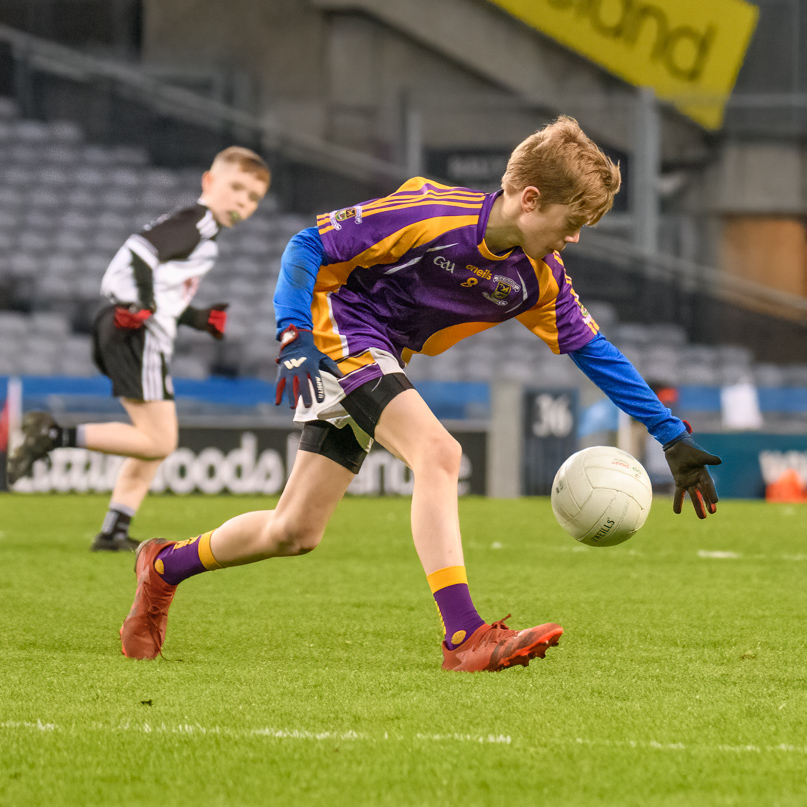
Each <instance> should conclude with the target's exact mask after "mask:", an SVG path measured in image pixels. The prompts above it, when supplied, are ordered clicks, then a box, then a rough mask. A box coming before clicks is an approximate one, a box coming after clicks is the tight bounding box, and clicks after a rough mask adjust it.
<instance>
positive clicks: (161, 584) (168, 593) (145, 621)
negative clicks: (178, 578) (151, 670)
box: [120, 538, 177, 659]
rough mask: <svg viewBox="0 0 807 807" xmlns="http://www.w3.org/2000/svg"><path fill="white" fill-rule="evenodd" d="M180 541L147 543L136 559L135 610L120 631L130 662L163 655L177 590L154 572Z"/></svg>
mask: <svg viewBox="0 0 807 807" xmlns="http://www.w3.org/2000/svg"><path fill="white" fill-rule="evenodd" d="M175 543H176V541H166V540H163V539H162V538H152V539H151V540H150V541H143V543H142V544H140V546H139V547H138V548H137V554H136V555H135V574H136V575H137V591H135V597H134V602H133V603H132V610H131V611H129V616H127V617H126V619H124V620H123V625H122V626H121V629H120V640H121V649H122V650H123V655H124V656H126V657H127V658H137V659H144V658H156V657H157V656H158V655H162V646H163V642H164V641H165V628H166V625H167V624H168V608H169V606H170V605H171V600H173V599H174V594H175V593H176V590H177V587H176V586H172V585H169V584H168V583H166V582H165V580H163V579H162V577H160V575H158V574H157V572H156V571H155V570H154V561H155V559H156V557H157V555H158V554H159V553H160V552H161V551H162V550H163V549H164V548H165V547H166V546H171V545H172V544H175Z"/></svg>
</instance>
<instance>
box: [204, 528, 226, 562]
mask: <svg viewBox="0 0 807 807" xmlns="http://www.w3.org/2000/svg"><path fill="white" fill-rule="evenodd" d="M214 532H215V530H210V532H206V533H204V535H200V536H199V560H200V561H202V566H204V567H205V569H207V570H208V571H210V572H212V571H215V570H216V569H223V568H224V567H223V566H222V565H221V564H220V563H219V562H218V561H217V560H216V559H215V558H214V557H213V553H212V552H211V551H210V538H211V537H212V535H213V533H214Z"/></svg>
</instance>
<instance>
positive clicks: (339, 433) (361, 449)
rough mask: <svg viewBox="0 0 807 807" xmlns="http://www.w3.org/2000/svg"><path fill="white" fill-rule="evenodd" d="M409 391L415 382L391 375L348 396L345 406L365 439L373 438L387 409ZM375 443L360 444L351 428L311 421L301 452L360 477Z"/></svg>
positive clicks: (302, 442)
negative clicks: (321, 457)
mask: <svg viewBox="0 0 807 807" xmlns="http://www.w3.org/2000/svg"><path fill="white" fill-rule="evenodd" d="M408 389H413V386H412V382H411V381H410V380H409V379H408V378H407V377H406V376H405V375H404V374H403V373H390V374H389V375H385V376H382V377H381V378H380V379H373V380H372V381H368V382H367V383H366V384H362V385H361V386H360V387H358V388H357V389H355V390H353V392H351V393H350V394H348V395H346V396H345V398H344V399H343V401H342V405H343V407H344V408H345V411H346V412H347V413H348V414H349V415H350V417H351V418H352V419H353V421H354V422H355V423H356V424H357V425H358V426H359V428H360V429H361V430H362V432H363V433H364V436H369V437H370V438H372V437H374V436H375V427H376V425H377V424H378V419H379V418H380V417H381V413H382V412H383V411H384V408H385V407H386V406H387V404H388V403H389V402H390V401H391V400H392V399H393V398H395V397H396V396H397V395H400V393H402V392H404V391H405V390H408ZM372 442H373V441H372V439H370V440H364V439H363V440H362V442H359V439H358V438H357V437H356V432H355V431H354V430H353V428H352V427H351V426H350V425H344V426H342V427H341V428H339V427H338V426H335V425H334V424H333V423H329V422H327V421H325V420H311V421H308V422H306V424H305V425H304V426H303V434H302V436H301V437H300V446H299V448H300V451H310V452H311V453H312V454H321V455H322V456H324V457H327V458H328V459H331V460H333V461H334V462H336V463H339V465H341V466H342V467H343V468H347V469H348V471H351V472H352V473H354V474H357V473H358V472H359V471H360V470H361V465H362V463H363V462H364V458H365V457H366V456H367V452H368V451H369V449H370V446H371V445H372Z"/></svg>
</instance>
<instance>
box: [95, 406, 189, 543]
mask: <svg viewBox="0 0 807 807" xmlns="http://www.w3.org/2000/svg"><path fill="white" fill-rule="evenodd" d="M121 403H122V404H123V406H124V408H125V409H126V411H127V413H128V414H129V417H130V418H131V419H132V424H131V425H129V424H127V423H89V424H87V425H86V426H84V444H85V446H86V447H87V448H89V449H93V450H95V451H103V452H105V453H109V454H123V455H124V456H126V455H133V456H128V457H127V459H126V460H125V461H124V463H123V465H121V467H120V469H119V470H118V475H117V477H116V479H115V486H114V488H113V490H112V496H111V497H110V500H109V509H108V510H107V513H106V516H105V517H104V521H103V524H102V525H101V531H100V532H99V533H98V535H96V537H95V540H94V541H93V544H92V547H91V549H92V550H93V551H94V552H97V551H101V550H105V551H115V552H117V551H131V550H134V549H136V548H137V541H135V540H134V539H132V538H130V537H129V526H130V524H131V521H132V519H133V518H134V516H135V514H136V513H137V510H138V509H139V507H140V505H141V503H142V502H143V499H144V498H145V496H146V494H147V493H148V491H149V488H150V487H151V483H152V481H153V480H154V475H155V474H156V473H157V470H158V468H159V467H160V463H161V462H162V461H163V459H164V458H165V457H166V456H168V454H170V453H171V452H172V451H173V450H174V449H175V448H176V445H177V437H178V431H179V429H178V425H177V416H176V407H175V406H174V402H173V401H134V400H131V399H128V398H121Z"/></svg>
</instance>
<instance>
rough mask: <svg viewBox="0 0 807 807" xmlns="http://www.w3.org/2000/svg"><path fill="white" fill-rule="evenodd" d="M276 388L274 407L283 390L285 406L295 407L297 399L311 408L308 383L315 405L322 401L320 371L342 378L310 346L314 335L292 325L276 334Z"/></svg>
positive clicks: (322, 392) (327, 359) (324, 357)
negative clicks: (315, 400) (285, 400)
mask: <svg viewBox="0 0 807 807" xmlns="http://www.w3.org/2000/svg"><path fill="white" fill-rule="evenodd" d="M277 364H278V368H279V369H278V372H277V387H276V388H275V404H276V405H277V406H280V402H281V401H282V400H283V390H284V389H286V384H287V382H290V383H289V384H288V389H287V390H286V393H287V395H288V399H289V406H291V408H292V409H294V407H295V406H297V398H298V397H300V396H302V399H303V404H304V405H305V406H311V388H310V386H309V381H310V382H311V384H313V385H314V395H315V396H316V399H317V403H322V401H324V400H325V388H324V386H323V384H322V376H321V375H320V373H321V371H322V370H326V371H327V372H329V373H331V374H332V375H335V376H336V377H337V378H342V375H343V373H342V371H341V370H340V369H339V367H337V365H336V362H335V361H334V360H333V359H329V358H328V357H327V356H326V355H325V354H324V353H323V352H322V351H321V350H319V348H317V346H316V345H315V344H314V334H313V333H311V331H309V330H306V329H304V328H298V327H297V326H296V325H289V327H288V328H286V329H285V330H284V331H283V332H282V333H281V334H280V354H279V355H278V357H277Z"/></svg>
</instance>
